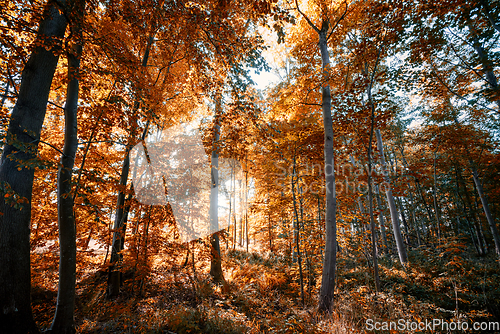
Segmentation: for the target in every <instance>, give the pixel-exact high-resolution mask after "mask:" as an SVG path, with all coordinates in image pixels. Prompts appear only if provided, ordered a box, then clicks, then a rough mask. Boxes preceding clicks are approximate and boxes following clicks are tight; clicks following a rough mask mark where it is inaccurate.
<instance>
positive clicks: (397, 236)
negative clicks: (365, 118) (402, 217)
mask: <svg viewBox="0 0 500 334" xmlns="http://www.w3.org/2000/svg"><path fill="white" fill-rule="evenodd" d="M376 134H377V146H378V151H379V158H380V164H381V165H382V170H383V171H384V178H385V182H386V183H387V189H386V191H385V194H386V196H387V202H388V203H389V210H390V212H391V220H392V229H393V232H394V240H395V241H396V246H397V248H398V255H399V260H400V261H401V264H402V265H403V267H405V266H406V263H407V262H408V258H407V256H406V249H405V245H404V244H403V238H402V237H401V230H400V228H399V218H398V210H397V208H396V203H395V202H394V197H393V196H392V190H391V180H390V179H389V176H388V175H387V166H386V164H385V158H384V147H383V143H382V135H381V134H380V130H378V129H377V131H376Z"/></svg>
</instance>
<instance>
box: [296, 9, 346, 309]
mask: <svg viewBox="0 0 500 334" xmlns="http://www.w3.org/2000/svg"><path fill="white" fill-rule="evenodd" d="M344 4H345V11H344V13H343V14H342V15H340V16H339V17H338V18H337V21H336V22H335V24H334V25H333V28H332V29H331V30H330V19H331V18H330V15H331V13H330V10H329V8H328V7H327V5H325V4H323V5H322V7H321V28H319V29H318V28H317V27H316V25H314V23H313V22H312V21H311V20H310V19H309V18H308V17H307V16H306V15H305V14H304V13H303V12H302V11H301V10H300V8H299V3H298V0H295V5H296V6H297V11H298V12H299V13H300V14H301V15H302V16H303V17H304V19H305V20H306V21H307V23H308V24H309V26H310V27H311V28H312V29H313V30H314V31H315V32H316V33H317V34H318V38H319V44H318V47H319V51H320V53H321V64H322V65H321V67H322V81H323V82H322V87H321V92H322V111H323V127H324V142H325V146H324V158H325V160H324V171H325V188H326V201H325V202H326V209H325V210H326V211H325V233H326V239H325V257H324V260H323V274H322V278H321V292H320V297H319V305H318V307H319V309H320V310H323V311H327V310H329V309H330V306H331V302H332V300H333V294H334V290H335V271H336V261H337V260H336V258H337V221H336V210H337V201H336V196H335V173H334V170H335V164H334V160H333V158H334V157H333V126H332V105H331V103H332V97H331V92H330V85H329V84H328V77H329V70H330V56H329V54H328V38H329V37H330V36H331V35H332V34H333V32H334V31H335V28H336V27H337V25H338V24H339V22H340V21H341V20H342V19H343V18H344V16H345V14H346V13H347V6H348V5H347V2H344ZM338 10H340V8H338V9H337V11H338Z"/></svg>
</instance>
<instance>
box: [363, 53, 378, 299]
mask: <svg viewBox="0 0 500 334" xmlns="http://www.w3.org/2000/svg"><path fill="white" fill-rule="evenodd" d="M379 59H380V50H378V53H377V59H376V60H375V66H374V68H373V72H372V74H371V78H370V83H369V84H368V87H367V95H368V102H369V103H370V111H371V113H370V136H369V142H368V152H367V154H368V211H369V213H370V230H371V234H372V256H373V276H374V280H375V294H377V293H379V292H380V278H379V274H378V250H377V235H376V231H375V219H374V218H373V189H372V148H373V146H372V145H373V127H374V124H375V104H374V103H373V98H372V87H373V82H374V79H375V73H376V71H377V65H378V62H379ZM365 68H366V71H365V74H366V75H368V64H367V63H366V65H365Z"/></svg>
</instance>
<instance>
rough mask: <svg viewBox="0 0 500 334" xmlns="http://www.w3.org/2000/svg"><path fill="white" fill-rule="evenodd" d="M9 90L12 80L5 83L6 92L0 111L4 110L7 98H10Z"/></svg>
mask: <svg viewBox="0 0 500 334" xmlns="http://www.w3.org/2000/svg"><path fill="white" fill-rule="evenodd" d="M9 88H10V80H9V79H7V82H6V83H5V91H4V93H3V95H2V103H1V104H0V109H2V108H3V106H4V104H5V101H6V100H7V96H9Z"/></svg>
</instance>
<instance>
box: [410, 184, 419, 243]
mask: <svg viewBox="0 0 500 334" xmlns="http://www.w3.org/2000/svg"><path fill="white" fill-rule="evenodd" d="M408 193H409V194H410V208H411V221H412V222H413V228H414V229H415V232H416V233H417V243H418V245H419V246H421V245H422V240H420V228H419V226H418V223H417V217H416V216H415V211H416V209H417V206H416V203H415V200H414V199H413V193H412V191H411V189H409V191H408Z"/></svg>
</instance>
